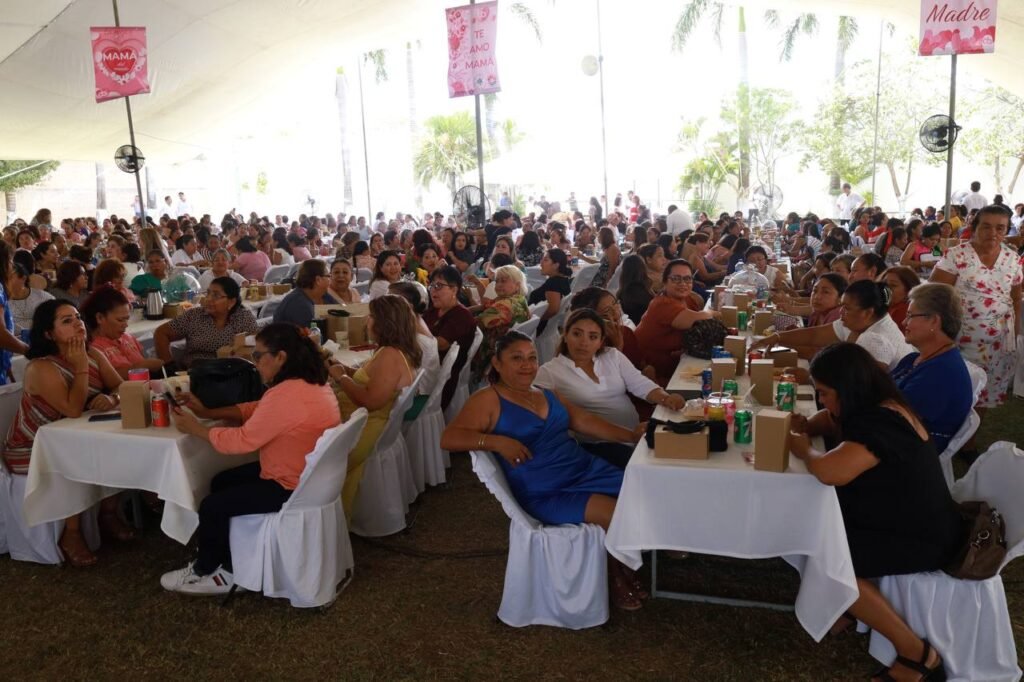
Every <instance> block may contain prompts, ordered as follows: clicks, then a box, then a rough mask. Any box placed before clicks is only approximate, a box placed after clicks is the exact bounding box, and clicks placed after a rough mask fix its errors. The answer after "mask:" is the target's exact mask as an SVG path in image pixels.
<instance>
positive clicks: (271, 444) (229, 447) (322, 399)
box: [160, 324, 341, 595]
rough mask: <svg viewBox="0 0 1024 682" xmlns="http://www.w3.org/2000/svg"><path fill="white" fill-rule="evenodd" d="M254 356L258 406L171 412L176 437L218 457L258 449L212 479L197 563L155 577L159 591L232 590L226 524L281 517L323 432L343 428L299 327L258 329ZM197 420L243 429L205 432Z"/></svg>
mask: <svg viewBox="0 0 1024 682" xmlns="http://www.w3.org/2000/svg"><path fill="white" fill-rule="evenodd" d="M252 357H253V361H254V362H255V363H256V369H257V370H259V373H260V377H261V378H262V379H263V381H264V382H265V383H266V384H268V385H269V386H270V388H269V390H267V392H266V393H264V394H263V397H262V398H260V399H259V400H258V401H255V402H250V403H241V404H239V405H232V406H230V407H221V408H216V409H210V408H207V407H206V406H204V405H203V404H202V403H201V402H200V401H199V400H198V399H197V398H196V397H195V396H191V395H189V396H185V403H186V404H187V406H188V407H189V408H190V409H191V410H192V412H193V413H194V414H195V416H193V415H192V414H188V413H187V412H182V411H181V410H180V409H175V417H174V425H175V426H176V427H177V429H178V430H179V431H181V432H182V433H188V434H191V435H193V436H198V437H199V438H202V439H204V440H207V441H209V442H210V444H211V445H212V446H213V448H214V449H215V450H216V451H217V452H219V453H221V454H224V455H243V454H248V453H250V452H252V451H253V450H258V451H259V455H260V458H259V461H258V462H252V463H250V464H243V465H242V466H240V467H235V468H233V469H228V470H226V471H222V472H221V473H219V474H217V475H216V476H214V477H213V480H212V481H211V482H210V494H209V495H207V496H206V498H205V499H204V500H203V501H202V503H201V504H200V505H199V528H198V529H197V531H196V536H197V538H198V541H199V553H198V556H197V557H196V560H195V561H194V562H192V563H190V564H188V565H187V566H185V567H184V568H181V569H178V570H177V571H171V572H170V573H165V574H164V575H163V577H161V578H160V584H161V585H162V586H163V588H164V589H165V590H170V591H172V592H181V593H183V594H190V595H218V594H225V593H227V592H228V591H230V590H231V587H232V586H233V585H234V577H233V576H232V574H231V571H232V566H231V544H230V542H229V538H230V531H231V519H232V518H234V517H236V516H244V515H246V514H269V513H272V512H276V511H279V510H280V509H281V507H282V506H283V505H284V503H285V502H287V501H288V498H289V497H291V494H292V491H294V490H295V488H296V487H297V486H298V484H299V478H300V477H301V476H302V472H303V469H305V466H306V455H307V454H309V453H310V452H312V451H313V448H314V447H315V446H316V442H317V440H319V438H320V436H322V435H323V433H324V431H326V430H327V429H330V428H333V427H335V426H337V425H338V424H340V423H341V414H340V412H339V410H338V401H337V400H336V399H335V397H334V393H333V392H332V391H331V388H330V386H328V385H327V369H326V367H325V366H324V363H323V361H322V360H321V359H320V351H319V349H318V348H317V347H316V345H315V344H314V343H313V342H312V341H311V340H310V339H308V338H306V337H305V336H303V334H302V333H301V332H300V331H299V329H298V327H296V326H295V325H291V324H271V325H268V326H266V327H264V328H263V329H262V330H261V331H260V332H259V333H258V334H257V335H256V348H255V350H253V354H252ZM298 406H301V409H297V407H298ZM196 417H198V418H199V419H204V420H207V419H215V420H232V421H236V422H242V425H241V426H238V427H220V426H214V427H211V426H207V425H206V424H204V423H203V422H200V421H199V420H198V419H197V418H196Z"/></svg>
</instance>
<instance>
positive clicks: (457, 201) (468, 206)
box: [452, 185, 491, 228]
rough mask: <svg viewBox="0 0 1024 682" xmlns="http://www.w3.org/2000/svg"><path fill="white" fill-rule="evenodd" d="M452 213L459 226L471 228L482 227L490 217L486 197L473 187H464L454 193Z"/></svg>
mask: <svg viewBox="0 0 1024 682" xmlns="http://www.w3.org/2000/svg"><path fill="white" fill-rule="evenodd" d="M452 213H453V214H454V215H455V219H456V220H458V221H459V224H462V225H466V226H468V227H473V228H481V227H483V226H484V225H486V224H487V219H488V218H490V216H491V212H490V210H489V206H488V204H487V197H486V196H484V193H483V192H481V191H480V188H479V187H476V186H475V185H466V186H465V187H462V188H460V189H459V191H457V192H456V193H455V197H454V199H453V201H452Z"/></svg>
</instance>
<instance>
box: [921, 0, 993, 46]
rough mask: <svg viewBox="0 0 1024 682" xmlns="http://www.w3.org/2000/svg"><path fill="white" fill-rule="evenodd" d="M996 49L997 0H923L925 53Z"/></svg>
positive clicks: (922, 36) (922, 17) (922, 41)
mask: <svg viewBox="0 0 1024 682" xmlns="http://www.w3.org/2000/svg"><path fill="white" fill-rule="evenodd" d="M995 49H996V0H921V43H920V47H919V48H918V54H920V55H921V56H923V57H930V56H932V55H946V54H987V53H990V52H995Z"/></svg>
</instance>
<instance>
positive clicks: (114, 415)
mask: <svg viewBox="0 0 1024 682" xmlns="http://www.w3.org/2000/svg"><path fill="white" fill-rule="evenodd" d="M120 420H121V413H120V412H107V413H104V414H94V415H92V416H90V417H89V421H91V422H112V421H120Z"/></svg>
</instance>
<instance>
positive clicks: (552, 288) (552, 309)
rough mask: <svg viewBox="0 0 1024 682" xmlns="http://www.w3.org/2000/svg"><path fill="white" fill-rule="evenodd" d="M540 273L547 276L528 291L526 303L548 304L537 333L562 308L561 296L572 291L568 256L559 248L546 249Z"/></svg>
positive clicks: (541, 261)
mask: <svg viewBox="0 0 1024 682" xmlns="http://www.w3.org/2000/svg"><path fill="white" fill-rule="evenodd" d="M540 271H541V274H542V275H544V276H545V277H547V279H546V280H544V283H543V284H541V285H540V286H539V287H537V288H536V289H534V290H533V291H531V292H530V297H529V298H528V299H527V303H529V304H530V305H536V304H538V303H544V302H545V301H546V302H547V304H548V309H547V311H545V313H544V315H543V316H541V318H540V324H538V325H537V335H538V336H540V333H541V332H543V331H544V328H545V327H546V326H547V324H548V320H550V319H551V318H552V317H554V316H555V315H557V314H558V311H559V310H561V308H562V298H563V297H565V296H568V295H569V294H570V293H571V291H572V267H571V266H570V265H569V256H568V255H566V253H565V251H562V250H561V249H548V252H547V253H545V254H544V257H543V258H541V259H540Z"/></svg>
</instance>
